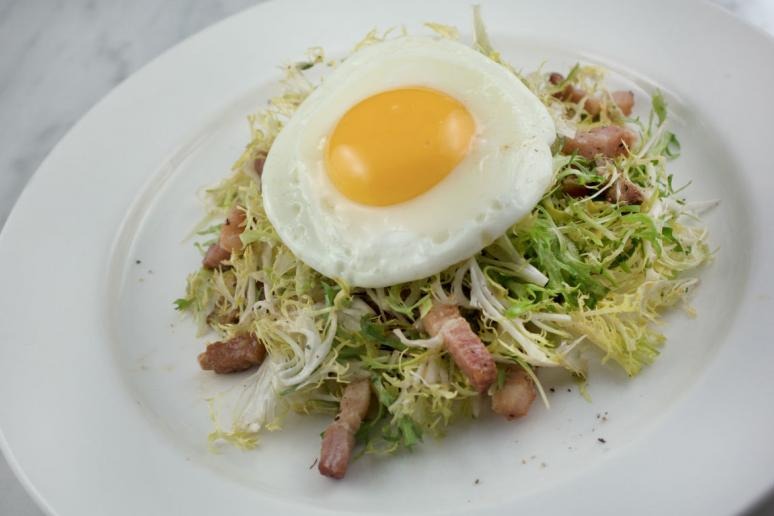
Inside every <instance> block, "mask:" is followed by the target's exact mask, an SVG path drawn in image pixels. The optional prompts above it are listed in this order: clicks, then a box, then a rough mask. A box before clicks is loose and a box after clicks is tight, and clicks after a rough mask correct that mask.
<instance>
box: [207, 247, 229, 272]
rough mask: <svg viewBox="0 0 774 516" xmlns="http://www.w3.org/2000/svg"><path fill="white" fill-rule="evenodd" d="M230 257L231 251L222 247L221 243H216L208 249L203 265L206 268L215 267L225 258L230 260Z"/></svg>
mask: <svg viewBox="0 0 774 516" xmlns="http://www.w3.org/2000/svg"><path fill="white" fill-rule="evenodd" d="M230 257H231V253H230V252H228V251H226V250H225V249H223V248H222V247H220V244H218V243H214V244H212V245H211V246H210V248H209V249H207V254H205V255H204V259H203V260H202V266H203V267H204V268H205V269H215V268H217V267H218V266H219V265H220V264H221V262H222V261H223V260H228V259H229V258H230Z"/></svg>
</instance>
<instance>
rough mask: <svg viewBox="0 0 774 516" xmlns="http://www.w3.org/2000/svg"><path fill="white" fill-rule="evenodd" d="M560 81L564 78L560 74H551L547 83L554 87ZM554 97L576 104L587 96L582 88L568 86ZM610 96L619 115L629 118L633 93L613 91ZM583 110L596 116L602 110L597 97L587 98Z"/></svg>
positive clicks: (632, 105) (632, 104)
mask: <svg viewBox="0 0 774 516" xmlns="http://www.w3.org/2000/svg"><path fill="white" fill-rule="evenodd" d="M562 81H564V76H563V75H562V74H560V73H556V72H553V73H551V74H550V75H549V76H548V82H550V83H551V84H553V85H554V86H556V85H557V84H561V82H562ZM554 96H555V97H556V98H558V99H561V100H569V101H570V102H575V103H576V104H577V103H578V102H580V101H581V100H582V99H583V97H586V96H587V93H586V91H585V90H584V89H582V88H579V87H577V86H574V85H572V84H568V85H567V86H565V87H564V88H563V89H562V91H560V92H557V93H555V94H554ZM610 96H611V97H612V98H613V102H615V104H616V105H617V106H618V109H620V110H621V113H623V114H624V116H629V115H630V114H631V113H632V108H633V107H634V93H632V92H631V91H625V90H624V91H614V92H612V93H611V94H610ZM583 108H584V109H585V110H586V112H587V113H588V114H589V115H591V116H597V115H598V114H599V112H600V111H601V110H602V103H601V102H600V101H599V99H598V98H597V97H588V98H587V99H586V102H585V103H584V104H583Z"/></svg>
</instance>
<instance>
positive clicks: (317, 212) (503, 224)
mask: <svg viewBox="0 0 774 516" xmlns="http://www.w3.org/2000/svg"><path fill="white" fill-rule="evenodd" d="M449 78H451V80H447V79H449ZM414 85H420V86H427V87H431V88H435V89H438V90H440V91H443V92H445V93H447V94H449V95H451V96H453V97H455V98H456V99H458V100H459V101H460V102H462V103H463V104H465V105H466V107H467V108H468V110H469V111H470V113H471V114H472V115H473V116H474V118H475V119H476V124H477V132H476V136H475V139H474V143H473V146H472V149H471V152H470V153H469V154H468V156H466V158H465V159H464V160H463V161H462V162H461V163H460V164H459V165H458V166H457V167H456V168H455V170H454V171H452V172H451V173H450V174H449V175H448V176H447V177H446V178H445V179H443V180H442V181H441V182H440V183H438V184H437V185H436V186H435V187H434V188H432V189H430V190H429V191H427V192H425V193H423V194H422V195H419V196H417V197H415V198H414V199H411V200H409V201H406V202H403V203H400V204H396V205H392V206H387V207H380V208H375V207H369V206H364V205H360V204H358V203H355V202H353V201H351V200H349V199H348V198H346V197H344V196H343V195H342V194H341V193H340V192H338V190H337V189H336V188H335V187H334V186H333V184H332V183H331V182H330V179H329V178H328V176H327V174H326V172H325V167H324V156H323V154H324V147H325V139H326V138H327V136H328V134H329V133H330V131H331V129H332V128H333V127H334V126H335V124H336V123H337V122H338V120H339V119H340V118H341V116H342V115H343V114H344V113H345V112H346V111H347V110H349V109H350V107H352V106H353V105H355V104H356V103H357V102H359V101H360V100H363V99H365V98H367V97H369V96H371V95H373V94H376V93H379V92H381V91H386V90H389V89H393V88H397V87H405V86H414ZM554 138H555V128H554V124H553V121H552V119H551V117H550V115H549V113H548V111H547V110H546V108H545V107H544V106H543V104H542V103H541V102H540V101H539V100H538V99H537V98H536V97H535V96H534V95H533V94H532V93H531V92H530V91H529V90H528V89H527V87H526V86H525V85H524V84H522V82H521V81H520V80H519V79H518V78H517V77H515V76H514V75H513V74H512V73H511V72H510V71H508V70H507V69H505V68H504V67H502V66H500V65H498V64H497V63H494V62H493V61H491V60H489V59H488V58H486V57H484V56H483V55H481V54H479V53H478V52H476V51H475V50H473V49H471V48H469V47H467V46H466V45H463V44H461V43H457V42H454V41H449V40H444V39H440V40H439V39H435V38H429V37H409V36H407V37H402V38H398V39H395V40H392V41H388V42H383V43H378V44H375V45H372V46H369V47H366V48H364V49H362V50H360V51H358V52H357V53H355V54H353V55H352V56H350V57H349V58H347V59H346V60H345V61H344V62H343V63H341V64H340V65H339V66H338V67H337V68H336V69H335V70H334V71H333V72H332V73H331V74H330V75H328V76H327V77H326V78H325V80H324V82H323V84H322V85H321V86H320V87H319V88H317V89H316V90H315V91H314V92H312V94H310V96H309V97H308V98H307V99H306V100H305V101H304V102H303V103H302V105H301V106H300V107H299V109H298V110H297V112H296V113H295V114H294V116H293V117H292V118H291V120H290V121H289V122H288V124H287V125H286V126H285V128H284V129H283V130H282V132H281V133H280V134H279V136H278V137H277V139H276V141H275V142H274V144H273V146H272V148H271V151H270V152H269V156H268V157H267V160H266V163H265V166H264V171H263V179H262V182H263V200H264V208H265V210H266V213H267V216H268V217H269V220H270V221H271V223H272V224H273V225H274V227H275V229H276V230H277V232H278V234H279V236H280V238H282V240H283V242H284V243H285V244H286V245H287V246H288V247H289V248H290V250H291V251H292V252H293V253H294V254H295V255H296V256H297V257H298V258H299V259H301V260H302V261H304V262H305V263H307V264H308V265H309V266H311V267H312V268H314V269H316V270H317V271H319V272H320V273H322V274H323V275H325V276H328V277H333V278H341V279H343V280H345V281H347V282H348V283H349V284H351V285H353V286H361V287H381V286H388V285H393V284H397V283H402V282H405V281H412V280H415V279H419V278H423V277H426V276H429V275H432V274H435V273H437V272H439V271H441V270H443V269H445V268H446V267H448V266H450V265H452V264H454V263H457V262H459V261H461V260H463V259H465V258H467V257H469V256H472V255H473V254H475V253H477V252H478V251H480V250H481V249H482V248H483V247H485V246H487V245H489V244H490V243H491V242H492V241H493V240H494V239H496V238H497V237H498V236H500V235H501V234H503V233H504V232H505V231H506V230H507V229H508V228H509V227H510V226H511V225H513V224H514V223H515V222H517V221H518V220H520V219H521V218H522V217H524V216H525V215H526V214H528V213H529V212H530V211H531V210H532V208H533V207H534V205H535V204H537V202H538V201H539V200H540V198H541V197H542V195H543V193H544V192H545V191H546V189H547V188H548V187H549V186H550V184H551V182H552V179H553V177H552V176H553V172H552V159H551V152H550V145H551V143H552V142H553V140H554ZM493 171H494V172H497V175H496V176H495V177H487V176H491V175H492V174H493ZM512 185H518V188H513V187H512ZM439 222H440V224H439Z"/></svg>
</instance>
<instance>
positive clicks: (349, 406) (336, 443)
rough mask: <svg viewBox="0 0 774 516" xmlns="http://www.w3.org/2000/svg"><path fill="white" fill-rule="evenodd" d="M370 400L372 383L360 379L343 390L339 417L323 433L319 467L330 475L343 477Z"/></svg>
mask: <svg viewBox="0 0 774 516" xmlns="http://www.w3.org/2000/svg"><path fill="white" fill-rule="evenodd" d="M370 402H371V382H370V381H369V380H358V381H355V382H352V383H350V384H349V385H347V387H346V388H345V389H344V394H343V396H342V397H341V402H340V404H339V413H338V415H337V416H336V419H334V420H333V422H332V423H331V424H330V425H328V428H326V429H325V434H324V435H323V441H322V446H321V449H320V462H319V464H318V466H317V469H318V470H319V471H320V473H321V474H323V475H325V476H326V477H331V478H343V477H344V475H345V474H346V473H347V467H348V466H349V460H350V458H351V457H352V450H354V449H355V432H357V430H358V428H360V424H361V423H362V422H363V418H364V417H365V416H366V413H367V412H368V405H369V404H370Z"/></svg>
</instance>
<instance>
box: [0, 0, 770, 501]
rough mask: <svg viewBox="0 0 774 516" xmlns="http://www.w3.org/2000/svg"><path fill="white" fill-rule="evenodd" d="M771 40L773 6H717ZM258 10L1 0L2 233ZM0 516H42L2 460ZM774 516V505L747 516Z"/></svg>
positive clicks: (229, 3) (742, 2)
mask: <svg viewBox="0 0 774 516" xmlns="http://www.w3.org/2000/svg"><path fill="white" fill-rule="evenodd" d="M714 1H715V3H718V4H720V5H722V6H723V7H725V8H726V9H728V10H730V11H732V12H734V13H736V14H737V15H738V16H740V17H742V18H743V19H745V20H746V21H748V22H749V23H751V24H753V25H756V26H758V27H760V28H762V29H763V30H766V31H768V32H769V33H771V34H774V0H714ZM255 3H258V2H257V1H256V0H206V1H201V2H195V3H194V2H189V1H187V0H165V1H163V2H160V1H158V0H134V1H132V2H112V1H103V2H99V1H96V0H69V1H66V0H40V1H27V0H0V48H2V52H0V120H1V121H2V123H1V124H0V170H2V171H3V172H2V173H0V227H2V225H3V224H4V223H5V220H6V218H7V217H8V214H9V213H10V211H11V208H12V207H13V204H14V202H15V201H16V199H17V198H18V196H19V194H20V193H21V191H22V189H23V188H24V185H25V184H26V183H27V181H28V180H29V178H30V177H31V176H32V174H33V173H34V172H35V170H36V169H37V168H38V166H39V165H40V163H41V161H42V160H43V159H44V158H45V156H46V155H47V154H48V153H49V152H50V151H51V149H52V148H53V146H54V145H55V144H56V143H57V142H58V141H59V140H60V139H61V138H62V136H63V135H64V134H65V133H66V132H67V131H68V129H70V127H72V125H73V124H74V123H75V122H76V121H77V120H78V119H79V118H80V117H81V116H82V115H83V114H84V113H85V112H86V111H87V110H88V109H89V108H90V107H91V106H92V105H94V104H95V103H96V102H97V101H98V100H99V99H100V98H102V97H103V96H104V95H105V94H107V93H108V92H109V91H110V90H111V89H112V88H113V87H114V86H116V85H117V84H118V83H120V82H121V81H123V80H124V79H125V78H126V77H128V76H129V75H130V74H132V73H133V72H134V71H135V70H137V69H138V68H140V67H141V66H142V65H144V64H145V63H147V62H148V61H150V60H151V59H153V58H154V57H156V56H157V55H158V54H160V53H161V52H163V51H164V50H166V49H167V48H169V47H171V46H173V45H174V44H175V43H177V42H179V41H181V40H182V39H184V38H186V37H187V36H189V35H191V34H193V33H195V32H197V31H199V30H200V29H202V28H204V27H206V26H208V25H210V24H212V23H214V22H216V21H218V20H220V19H222V18H224V17H226V16H228V15H231V14H233V13H236V12H238V11H240V10H242V9H245V8H247V7H249V6H251V5H254V4H255ZM0 514H2V515H6V514H7V515H16V516H40V515H42V514H43V512H42V511H41V510H40V509H39V508H37V506H36V505H35V504H34V503H33V502H32V500H31V499H30V498H29V496H28V495H27V494H26V493H25V492H24V490H23V488H22V487H21V485H20V484H19V482H18V481H17V480H16V479H15V478H14V476H13V473H12V472H11V471H10V469H9V467H8V465H7V464H6V462H5V460H4V459H2V457H0ZM751 514H752V515H754V516H774V497H772V498H771V499H769V500H768V501H766V502H764V503H763V504H762V505H761V506H760V507H758V508H757V509H756V510H755V511H753V512H752V513H751Z"/></svg>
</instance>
